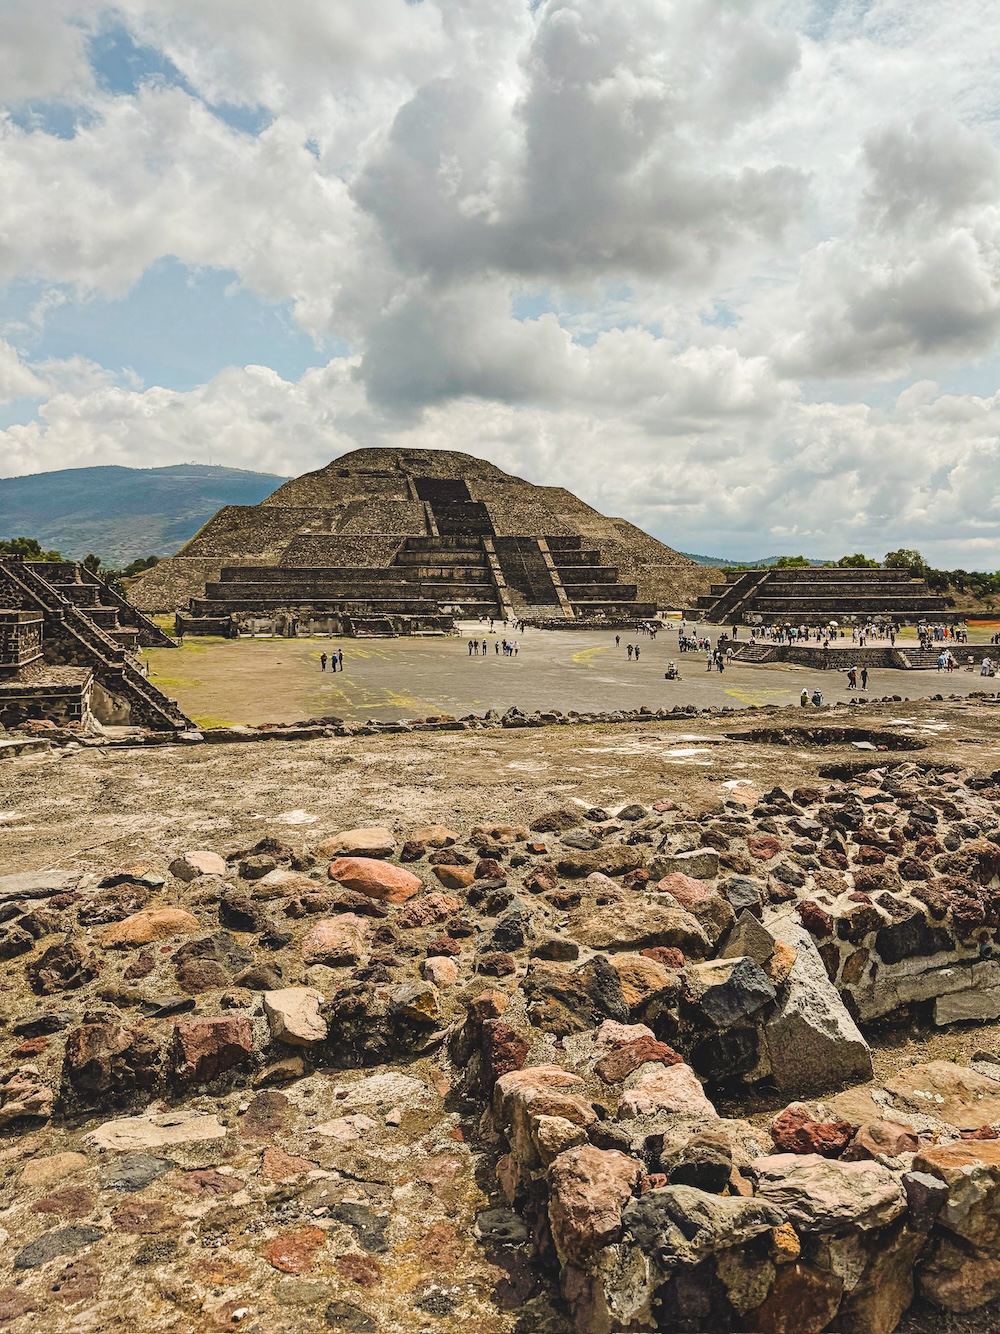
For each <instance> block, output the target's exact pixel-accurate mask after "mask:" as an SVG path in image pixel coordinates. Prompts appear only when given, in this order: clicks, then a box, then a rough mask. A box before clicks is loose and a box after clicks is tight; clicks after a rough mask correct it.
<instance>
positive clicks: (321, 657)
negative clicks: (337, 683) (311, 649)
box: [319, 653, 326, 672]
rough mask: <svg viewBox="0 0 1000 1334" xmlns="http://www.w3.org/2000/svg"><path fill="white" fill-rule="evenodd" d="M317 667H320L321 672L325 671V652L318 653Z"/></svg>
mask: <svg viewBox="0 0 1000 1334" xmlns="http://www.w3.org/2000/svg"><path fill="white" fill-rule="evenodd" d="M319 669H320V671H321V672H325V671H326V654H325V653H321V654H320V655H319Z"/></svg>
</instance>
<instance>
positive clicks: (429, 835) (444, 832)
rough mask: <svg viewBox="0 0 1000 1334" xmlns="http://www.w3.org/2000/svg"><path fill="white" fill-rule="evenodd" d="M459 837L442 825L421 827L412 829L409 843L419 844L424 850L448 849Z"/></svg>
mask: <svg viewBox="0 0 1000 1334" xmlns="http://www.w3.org/2000/svg"><path fill="white" fill-rule="evenodd" d="M458 839H459V836H458V834H456V833H455V831H454V830H453V829H449V828H448V826H447V825H443V824H429V825H422V826H421V827H420V828H419V829H414V831H413V832H412V834H411V835H410V841H411V842H413V843H420V844H422V845H423V846H424V847H425V848H450V847H453V846H454V844H456V843H457V842H458Z"/></svg>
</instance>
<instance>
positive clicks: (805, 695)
mask: <svg viewBox="0 0 1000 1334" xmlns="http://www.w3.org/2000/svg"><path fill="white" fill-rule="evenodd" d="M799 704H800V705H801V706H802V708H803V709H805V708H807V707H808V705H809V687H808V686H803V687H802V694H801V695H800V696H799Z"/></svg>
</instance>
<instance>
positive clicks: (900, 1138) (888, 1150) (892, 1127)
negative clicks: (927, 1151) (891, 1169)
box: [843, 1120, 920, 1162]
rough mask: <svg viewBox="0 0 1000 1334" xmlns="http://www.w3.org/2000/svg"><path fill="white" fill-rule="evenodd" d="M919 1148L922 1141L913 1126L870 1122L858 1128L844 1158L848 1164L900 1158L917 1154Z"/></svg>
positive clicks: (897, 1122)
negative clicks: (863, 1160)
mask: <svg viewBox="0 0 1000 1334" xmlns="http://www.w3.org/2000/svg"><path fill="white" fill-rule="evenodd" d="M919 1148H920V1140H919V1139H918V1138H917V1134H916V1131H915V1130H914V1129H913V1127H912V1126H906V1125H903V1124H902V1123H901V1122H899V1121H882V1120H878V1121H868V1122H867V1123H866V1124H865V1125H863V1126H860V1127H859V1128H858V1131H857V1133H856V1134H855V1136H854V1138H853V1139H852V1140H851V1142H850V1144H849V1145H848V1146H847V1148H846V1149H845V1151H844V1155H843V1156H844V1158H845V1159H846V1160H847V1161H848V1162H851V1161H853V1160H854V1159H860V1158H876V1157H885V1158H898V1157H899V1156H900V1154H903V1153H916V1152H917V1150H918V1149H919Z"/></svg>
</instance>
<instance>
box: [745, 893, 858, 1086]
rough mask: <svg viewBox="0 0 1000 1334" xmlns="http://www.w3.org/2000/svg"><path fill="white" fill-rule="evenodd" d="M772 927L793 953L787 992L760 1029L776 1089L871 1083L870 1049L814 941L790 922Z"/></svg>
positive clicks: (774, 932) (779, 999) (774, 922)
mask: <svg viewBox="0 0 1000 1334" xmlns="http://www.w3.org/2000/svg"><path fill="white" fill-rule="evenodd" d="M770 925H771V930H772V934H774V935H775V936H777V937H778V938H779V940H784V941H785V942H786V943H787V944H790V945H792V946H793V947H794V949H795V950H796V958H795V963H794V965H793V967H792V970H791V972H790V973H789V975H788V983H787V990H786V991H784V993H783V994H782V995H781V996H780V997H779V998H778V1003H777V1008H776V1010H775V1013H774V1015H773V1017H772V1018H770V1019H769V1020H768V1021H767V1023H766V1025H765V1027H764V1035H765V1038H766V1041H767V1049H768V1056H769V1058H770V1063H771V1071H772V1074H773V1077H774V1081H775V1083H776V1084H777V1086H778V1088H779V1089H781V1090H782V1091H785V1092H793V1091H794V1092H806V1091H808V1090H810V1089H827V1088H831V1087H833V1086H834V1085H836V1084H840V1083H844V1084H846V1083H849V1082H861V1081H864V1080H866V1079H870V1078H871V1075H872V1059H871V1049H870V1047H869V1046H868V1043H867V1042H866V1041H865V1039H864V1038H863V1037H862V1036H861V1033H860V1031H859V1029H858V1026H857V1024H856V1023H855V1022H854V1020H853V1019H852V1018H851V1016H850V1015H849V1014H848V1012H847V1010H846V1008H845V1007H844V1003H843V1001H842V1000H841V999H840V996H839V994H838V993H837V989H836V988H835V987H834V986H833V984H832V983H831V981H830V979H829V978H828V977H827V973H826V969H825V968H824V966H823V961H822V959H821V958H820V957H819V952H818V951H817V949H816V946H815V945H814V944H813V942H812V939H811V938H810V936H809V935H808V933H807V932H806V931H805V930H804V928H803V927H801V926H800V925H799V924H798V923H796V922H792V921H791V920H790V919H788V918H785V919H780V920H776V921H773V922H771V924H770Z"/></svg>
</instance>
